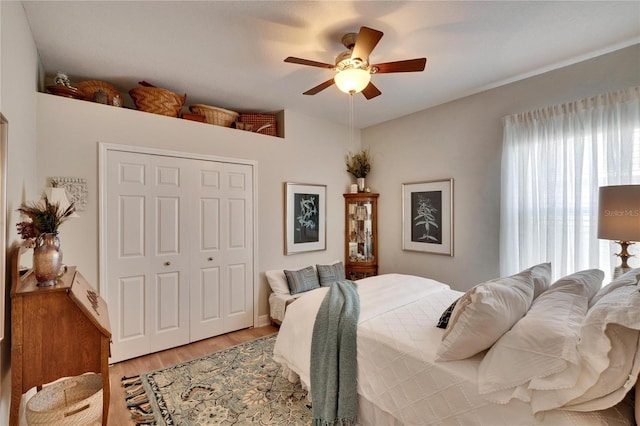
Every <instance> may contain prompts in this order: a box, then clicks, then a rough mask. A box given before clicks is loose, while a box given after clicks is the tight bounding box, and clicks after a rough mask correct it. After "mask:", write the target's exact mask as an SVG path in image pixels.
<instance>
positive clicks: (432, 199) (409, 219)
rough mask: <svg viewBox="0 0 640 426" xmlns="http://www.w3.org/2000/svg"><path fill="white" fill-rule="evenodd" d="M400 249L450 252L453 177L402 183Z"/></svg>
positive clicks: (438, 252)
mask: <svg viewBox="0 0 640 426" xmlns="http://www.w3.org/2000/svg"><path fill="white" fill-rule="evenodd" d="M402 249H403V250H412V251H422V252H426V253H435V254H444V255H447V256H453V179H445V180H435V181H428V182H415V183H403V184H402Z"/></svg>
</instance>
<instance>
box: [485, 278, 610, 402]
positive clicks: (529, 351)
mask: <svg viewBox="0 0 640 426" xmlns="http://www.w3.org/2000/svg"><path fill="white" fill-rule="evenodd" d="M603 278H604V273H603V272H602V271H600V270H597V269H591V270H587V271H580V272H577V273H575V274H572V275H569V276H566V277H564V278H561V279H560V280H558V281H556V282H555V283H554V284H553V285H552V286H551V287H550V288H549V289H548V290H547V291H545V292H543V293H542V294H541V295H540V297H538V298H537V299H536V300H534V301H533V304H532V305H531V308H530V309H529V311H528V312H527V313H526V315H525V316H524V317H523V318H522V319H521V320H520V321H518V322H517V323H516V324H515V325H514V326H513V328H512V329H511V330H509V331H507V332H506V333H505V334H504V335H503V336H502V337H501V338H500V339H499V340H498V341H497V342H496V344H495V345H493V347H492V348H491V349H489V352H487V355H486V356H485V357H484V358H483V360H482V362H481V363H480V368H479V371H478V390H479V393H480V394H483V395H487V396H485V398H486V399H489V400H491V401H493V402H496V403H499V404H506V403H507V402H509V400H510V399H511V398H518V399H523V400H525V401H528V400H529V399H530V397H531V392H530V390H531V389H561V388H568V387H571V386H573V385H575V383H576V380H577V379H578V377H577V373H579V369H577V368H571V369H570V371H567V373H566V374H565V375H564V376H560V375H557V374H556V373H560V372H565V371H566V370H567V369H568V368H569V367H570V364H571V365H574V366H576V365H578V364H579V362H580V357H579V355H578V348H577V345H578V340H579V337H580V327H581V325H582V322H583V320H584V318H585V316H586V314H587V309H588V306H589V298H590V297H591V296H593V294H595V292H596V291H597V290H598V288H600V285H601V284H602V279H603ZM520 385H523V388H522V389H516V387H518V386H520ZM506 390H508V392H506Z"/></svg>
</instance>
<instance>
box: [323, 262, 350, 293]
mask: <svg viewBox="0 0 640 426" xmlns="http://www.w3.org/2000/svg"><path fill="white" fill-rule="evenodd" d="M316 269H317V270H318V276H319V277H320V287H328V286H330V285H331V284H333V283H334V282H336V281H340V280H344V279H346V276H345V273H344V265H343V264H342V262H340V261H339V262H336V263H333V264H331V265H316Z"/></svg>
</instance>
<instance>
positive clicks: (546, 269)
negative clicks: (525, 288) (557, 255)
mask: <svg viewBox="0 0 640 426" xmlns="http://www.w3.org/2000/svg"><path fill="white" fill-rule="evenodd" d="M526 270H527V271H529V270H530V271H531V273H532V275H533V299H534V300H535V299H536V298H537V297H538V296H540V295H541V294H542V293H544V292H545V291H546V290H547V289H548V288H549V284H551V263H550V262H547V263H541V264H539V265H535V266H532V267H531V268H529V269H526Z"/></svg>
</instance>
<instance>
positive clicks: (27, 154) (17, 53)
mask: <svg viewBox="0 0 640 426" xmlns="http://www.w3.org/2000/svg"><path fill="white" fill-rule="evenodd" d="M0 43H1V48H0V106H1V108H0V112H1V113H2V114H3V115H4V116H5V118H6V119H7V120H8V123H9V124H8V176H7V194H6V195H7V212H6V217H7V234H8V242H7V244H10V243H11V242H12V241H14V240H15V239H16V238H17V234H16V232H15V223H16V222H18V218H19V216H18V215H17V214H16V211H15V210H16V208H18V207H19V206H20V203H21V202H22V201H24V200H25V199H31V198H33V197H35V196H36V194H37V193H38V190H37V188H36V172H35V169H36V166H35V158H36V128H35V125H34V117H35V102H36V101H35V93H36V88H37V82H38V69H39V67H38V55H37V51H36V48H35V44H34V42H33V37H32V36H31V31H30V29H29V24H28V22H27V19H26V16H25V14H24V10H23V9H22V3H21V2H14V1H11V2H6V1H2V2H0ZM4 213H5V212H3V214H4ZM7 286H8V283H7ZM9 312H10V305H9V297H8V296H7V297H6V299H5V313H6V314H7V315H8V314H9ZM6 326H7V327H8V326H9V321H8V320H7V321H6ZM7 337H8V336H7V333H6V332H5V340H4V341H3V342H2V346H1V358H0V377H1V379H2V389H1V391H0V423H2V424H6V422H7V419H8V418H9V416H8V412H9V396H10V385H11V380H10V374H9V373H10V370H9V349H10V348H9V341H8V340H7Z"/></svg>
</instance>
